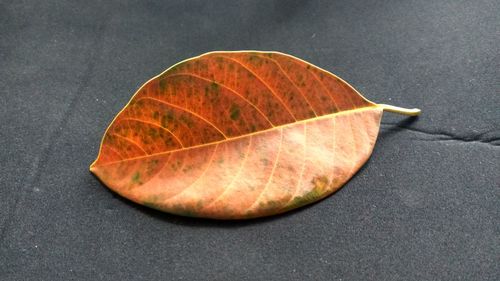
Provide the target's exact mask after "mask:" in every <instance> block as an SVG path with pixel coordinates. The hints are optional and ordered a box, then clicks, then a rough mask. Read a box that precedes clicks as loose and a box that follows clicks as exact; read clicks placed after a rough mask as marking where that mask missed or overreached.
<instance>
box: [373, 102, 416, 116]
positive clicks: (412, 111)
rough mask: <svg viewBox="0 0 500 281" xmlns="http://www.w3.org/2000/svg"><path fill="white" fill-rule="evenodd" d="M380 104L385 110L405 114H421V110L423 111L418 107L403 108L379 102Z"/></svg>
mask: <svg viewBox="0 0 500 281" xmlns="http://www.w3.org/2000/svg"><path fill="white" fill-rule="evenodd" d="M378 106H380V107H382V109H383V110H384V111H389V112H393V113H399V114H403V115H408V116H418V115H420V112H422V111H421V110H420V109H418V108H411V109H408V108H403V107H399V106H393V105H388V104H379V105H378Z"/></svg>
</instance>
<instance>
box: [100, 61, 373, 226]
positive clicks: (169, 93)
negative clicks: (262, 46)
mask: <svg viewBox="0 0 500 281" xmlns="http://www.w3.org/2000/svg"><path fill="white" fill-rule="evenodd" d="M221 54H222V55H221ZM243 60H246V63H245V64H244V63H243V62H242V61H243ZM229 70H232V71H229ZM186 71H190V73H191V74H190V75H185V74H186ZM235 73H236V74H235ZM172 77H184V78H183V79H180V82H179V81H178V80H176V78H172ZM185 77H190V78H185ZM193 77H194V78H193ZM241 77H246V79H247V80H244V79H243V82H241V80H242V79H240V78H241ZM276 77H278V78H276ZM198 78H199V79H198ZM195 80H199V81H198V82H196V81H195ZM249 81H250V82H249ZM249 85H250V86H251V87H250V86H249ZM301 88H303V89H304V90H301ZM255 89H258V90H259V91H257V94H252V92H250V90H252V91H254V90H255ZM266 89H267V90H266ZM332 89H334V90H332ZM307 93H309V94H307ZM179 96H181V97H179ZM200 96H201V97H200ZM263 97H265V98H263ZM271 97H275V98H271ZM147 100H151V101H154V102H151V103H150V102H149V101H147ZM182 101H184V104H182ZM237 101H240V102H239V103H238V102H237ZM155 102H156V103H160V104H163V105H164V107H162V106H159V105H153V103H155ZM200 104H202V105H203V107H200V106H199V105H200ZM221 104H222V105H223V106H220V105H221ZM217 105H219V107H224V106H225V108H223V109H222V110H221V109H220V108H217V109H214V108H215V107H216V106H217ZM304 105H306V106H304ZM313 105H314V106H313ZM168 106H170V107H168ZM174 109H178V110H177V111H173V110H174ZM181 111H184V112H187V113H184V114H188V113H189V114H191V115H192V116H191V115H189V116H188V115H182V114H181V113H180V112H181ZM287 112H288V113H289V114H288V116H287V114H286V113H287ZM361 112H363V115H366V116H365V117H363V118H361V117H359V120H358V121H355V122H354V123H353V124H354V126H356V128H357V130H354V131H352V128H347V127H345V126H344V127H342V126H341V127H342V131H338V132H337V131H335V133H334V134H333V136H334V137H335V138H336V139H335V138H333V137H332V138H331V145H330V147H328V145H326V143H321V141H323V142H329V141H330V140H329V138H327V137H325V134H326V133H327V132H328V130H330V131H332V130H335V126H333V125H330V126H328V125H325V124H326V123H325V124H323V123H324V122H333V123H332V124H335V123H336V121H335V120H337V119H338V120H344V119H345V118H344V117H345V116H350V118H351V119H352V118H354V117H353V116H356V115H358V114H360V113H361ZM318 114H322V115H320V116H317V115H318ZM351 115H352V116H351ZM381 115H382V109H381V108H380V107H378V106H376V105H375V104H373V103H371V102H369V101H368V100H366V99H365V98H364V97H362V96H361V95H360V94H359V93H357V92H356V91H355V90H354V89H353V88H352V87H351V86H350V85H348V84H347V83H345V82H344V81H343V80H341V79H340V78H338V77H336V76H334V75H333V74H330V73H328V72H326V71H324V70H321V69H319V68H317V67H315V66H312V65H310V64H308V63H306V62H304V61H302V60H299V59H296V58H293V57H291V56H288V55H284V54H281V53H255V52H214V53H208V54H205V55H202V56H200V57H196V58H193V59H191V60H186V61H184V62H182V63H180V64H178V65H176V66H174V67H172V68H171V69H169V70H167V71H166V72H165V73H163V74H161V75H159V76H157V77H155V78H153V79H152V80H150V81H148V82H147V83H146V84H145V85H144V86H143V87H141V89H139V91H138V92H137V93H136V94H135V95H134V97H133V98H132V100H131V102H130V103H129V104H128V105H127V106H126V107H125V108H124V109H123V110H122V111H121V112H120V113H119V114H118V115H117V117H116V118H115V120H113V122H112V124H111V125H110V127H109V128H108V130H107V132H106V133H105V137H104V138H103V142H102V145H101V151H100V154H99V156H98V158H97V159H96V161H95V162H94V164H93V165H92V167H91V170H92V172H93V173H94V174H96V175H97V176H98V177H99V178H100V179H101V180H102V181H103V182H104V183H105V184H106V185H108V187H110V188H111V189H113V190H114V191H116V192H118V193H119V194H121V195H122V196H124V197H126V198H129V199H131V200H133V201H135V202H138V203H141V204H144V205H148V206H151V207H154V208H157V209H160V210H163V211H167V212H171V213H177V214H181V215H190V216H202V217H210V218H219V219H238V218H250V217H259V216H266V215H272V214H276V213H280V212H283V211H287V210H289V209H293V208H296V207H300V206H302V205H304V204H307V203H311V202H312V201H316V200H319V199H322V198H324V197H325V196H327V195H329V194H331V193H332V192H334V191H335V190H337V189H338V188H340V187H341V186H342V185H343V184H344V183H345V182H346V181H347V180H348V179H349V178H350V177H351V176H352V175H353V174H354V173H355V172H356V171H357V170H358V169H359V167H361V165H362V164H363V163H364V162H365V161H366V160H367V159H368V157H369V155H370V154H371V151H372V149H373V145H374V143H375V140H376V136H377V134H378V128H379V122H380V117H381ZM134 116H135V117H134ZM137 116H139V118H138V120H143V119H142V118H146V120H143V123H145V124H149V125H151V127H155V126H156V127H158V128H159V129H161V130H164V131H165V132H169V133H170V134H171V135H172V137H168V136H166V135H165V133H164V134H161V133H160V132H158V131H156V130H154V129H151V127H150V128H148V129H147V130H146V129H145V128H143V125H134V126H131V125H130V124H128V129H127V127H126V126H122V127H123V128H122V127H120V126H118V125H117V124H119V123H120V122H124V121H122V120H126V119H127V118H128V119H133V118H137ZM193 116H194V117H199V118H198V119H194V117H193ZM259 116H260V117H259ZM263 117H264V118H263ZM147 118H149V119H147ZM339 118H340V119H339ZM366 118H368V119H366ZM351 119H345V120H344V121H342V122H341V123H348V122H352V120H351ZM355 119H358V117H355ZM200 120H202V121H204V122H205V123H206V124H205V123H202V121H200ZM370 120H371V121H370ZM129 121H130V120H129ZM313 123H314V124H313ZM320 123H321V124H323V125H321V126H320V125H318V124H320ZM365 123H369V125H368V126H365V125H364V124H365ZM308 124H309V125H308ZM361 125H363V128H362V131H363V132H364V133H363V134H365V135H366V136H364V137H363V136H362V134H359V131H360V130H358V129H359V128H360V126H361ZM141 126H142V127H141ZM301 126H303V128H302V127H301ZM307 126H309V127H310V128H309V130H310V131H311V132H313V133H312V134H311V133H309V136H308V135H307ZM318 126H319V127H318ZM291 128H294V129H293V132H294V133H293V134H292V135H293V136H294V138H296V139H299V140H300V139H301V138H300V132H299V131H301V130H302V131H303V132H304V133H303V140H304V142H303V143H297V140H295V142H292V141H289V140H287V143H286V144H285V146H284V147H285V150H284V151H285V152H284V153H283V155H284V156H283V155H282V156H281V158H280V154H281V147H282V145H283V143H282V142H279V143H278V144H279V145H278V150H277V151H276V147H275V146H273V145H275V144H276V140H275V138H273V137H271V134H272V133H276V132H278V131H280V132H281V134H283V132H284V131H285V130H287V131H288V130H292V129H291ZM297 128H298V129H297ZM321 128H323V129H324V131H321V130H319V129H321ZM347 129H350V130H351V133H350V134H347V133H346V131H347ZM297 130H298V131H297ZM115 131H122V132H123V131H125V132H126V134H127V137H131V138H132V141H134V142H138V143H139V146H140V147H141V148H142V147H143V146H145V147H147V150H146V149H143V151H142V153H138V152H137V149H136V150H133V149H131V146H132V145H128V146H127V145H125V144H124V143H123V142H117V141H115V142H110V143H107V142H106V138H109V136H112V134H113V133H115ZM134 134H137V135H139V136H137V135H134ZM355 134H357V136H354V135H355ZM262 136H265V137H264V138H263V139H262V140H261V138H262ZM306 136H308V139H310V144H309V145H306V142H305V139H306ZM282 137H283V135H282ZM287 137H288V136H287ZM346 137H350V139H349V138H346ZM155 138H156V140H155ZM252 138H254V141H255V142H256V144H253V145H252V143H251V141H252ZM356 138H357V139H363V140H364V142H363V143H361V144H360V145H359V147H356V143H357V142H358V141H356ZM158 139H159V140H158ZM334 139H335V142H333V140H334ZM175 141H177V142H175ZM162 142H163V143H162ZM184 142H185V143H186V144H184ZM259 142H262V147H261V148H260V150H259V148H258V145H259ZM337 142H338V143H341V144H342V145H337V144H336V143H337ZM233 143H239V144H240V146H241V143H248V144H247V146H246V149H247V152H245V153H243V154H245V155H247V156H246V157H243V158H242V159H244V161H243V162H242V163H240V162H241V161H242V159H239V158H238V157H237V156H238V155H233V154H231V153H234V152H235V151H239V150H238V149H236V146H234V145H233V146H230V145H229V144H233ZM345 143H350V144H351V145H352V144H354V146H352V147H350V148H348V147H347V146H345V145H344V144H345ZM219 145H220V146H221V147H219V149H221V148H222V149H223V150H219V151H217V147H218V146H219ZM106 146H108V148H106ZM210 147H215V148H212V149H211V148H210ZM292 147H293V149H291V148H292ZM252 148H253V150H251V149H252ZM193 150H197V152H196V153H193ZM210 150H211V151H212V154H208V153H209V151H210ZM250 150H251V151H250ZM187 151H191V152H187ZM221 151H223V152H221ZM295 151H300V153H303V154H300V155H306V156H307V157H304V160H303V161H302V162H301V161H300V159H299V158H298V157H297V156H296V153H295ZM342 151H344V152H345V151H349V153H347V154H346V155H347V156H345V157H338V158H339V159H338V161H339V163H342V165H341V166H339V167H344V168H345V167H346V166H349V165H350V166H349V167H350V169H349V170H348V171H347V170H346V169H340V168H339V167H336V168H335V167H334V166H332V164H331V162H332V161H330V160H331V159H334V158H335V157H337V155H335V156H334V155H333V154H332V153H329V152H340V153H341V152H342ZM257 152H258V153H257ZM197 153H200V154H197ZM238 153H240V152H238ZM340 153H338V154H339V155H340ZM101 154H102V155H101ZM145 154H147V155H145ZM205 154H207V155H212V156H211V157H214V158H215V159H216V160H215V161H219V162H220V161H222V163H217V164H216V165H218V166H222V167H224V168H220V167H219V168H217V167H215V166H214V165H213V164H212V162H213V159H212V160H210V164H207V163H205V162H206V161H205V162H204V160H206V159H201V158H199V156H197V155H205ZM249 154H256V155H260V156H262V155H265V156H266V157H263V158H262V157H261V159H257V158H255V157H252V156H253V155H252V156H251V157H249V156H248V155H249ZM323 154H326V155H330V157H331V159H330V160H328V158H327V157H324V156H322V155H323ZM221 155H222V157H221ZM271 155H274V156H275V157H276V160H275V161H273V168H272V169H271V171H269V168H268V167H267V165H264V164H265V163H263V160H262V159H265V160H266V161H269V159H268V157H267V156H271ZM353 155H354V156H356V157H355V158H352V157H353ZM308 157H309V158H310V157H313V158H318V159H321V161H320V162H319V163H320V164H318V163H315V164H312V163H310V162H311V161H309V162H307V161H306V159H308ZM332 157H333V158H332ZM349 157H351V160H349V161H347V160H346V159H347V158H349ZM202 158H203V157H202ZM205 158H206V157H205ZM190 161H191V162H190ZM224 161H228V162H227V163H231V165H233V166H231V165H230V166H227V163H226V165H224V164H223V162H224ZM154 162H156V164H155V165H153V164H151V163H154ZM264 162H265V161H264ZM172 163H173V164H172ZM238 163H239V164H238ZM249 163H250V164H252V165H251V166H250V168H245V165H247V166H248V164H249ZM282 163H287V169H288V171H287V170H286V169H284V168H282V166H281V165H282ZM261 164H262V165H261ZM205 165H206V169H205V170H204V172H200V171H201V169H200V166H203V167H205ZM211 165H212V166H211ZM152 166H154V167H152ZM314 166H316V167H314ZM193 167H194V168H193ZM210 167H211V168H210ZM188 168H189V169H188ZM328 168H331V169H334V168H335V169H337V171H336V172H334V173H333V172H332V173H326V174H325V173H322V172H324V171H326V170H328ZM248 169H249V171H250V172H249V171H247V170H248ZM167 170H168V171H167ZM184 170H186V171H184ZM215 171H218V172H215ZM228 171H229V172H228ZM276 171H278V172H277V175H278V177H276V179H273V175H274V173H275V172H276ZM207 174H209V175H210V176H207ZM221 175H223V176H221ZM259 176H261V177H260V178H259ZM287 176H288V177H287ZM303 176H304V179H302V177H303ZM249 178H254V179H252V180H249ZM264 179H267V181H266V183H265V185H264V184H263V180H264ZM259 180H260V181H259ZM295 182H297V183H296V184H295ZM219 183H226V185H222V184H220V185H218V184H219ZM292 184H293V185H296V186H295V187H294V188H293V189H292V188H291V187H290V186H289V185H292ZM269 186H272V187H269ZM252 187H253V189H254V190H252ZM255 189H256V190H257V191H260V192H257V191H255ZM250 199H253V203H251V204H250V201H251V200H250Z"/></svg>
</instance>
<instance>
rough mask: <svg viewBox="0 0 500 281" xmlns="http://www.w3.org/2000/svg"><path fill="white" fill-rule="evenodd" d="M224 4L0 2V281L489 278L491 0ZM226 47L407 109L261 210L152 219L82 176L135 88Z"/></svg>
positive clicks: (494, 230) (494, 155)
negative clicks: (321, 173) (318, 177)
mask: <svg viewBox="0 0 500 281" xmlns="http://www.w3.org/2000/svg"><path fill="white" fill-rule="evenodd" d="M233 2H234V1H227V2H224V1H210V2H208V1H189V2H188V3H181V2H176V1H173V2H170V3H169V4H159V3H155V2H143V1H141V2H139V1H137V2H132V1H129V2H124V1H120V2H111V1H105V2H93V1H85V3H84V2H78V3H77V2H75V3H62V2H61V1H43V2H39V3H31V2H29V1H2V2H1V3H0V107H1V108H0V120H1V121H0V122H1V123H0V126H1V128H2V130H1V131H0V144H1V149H0V159H1V161H0V168H1V173H0V182H1V184H0V187H1V188H0V196H1V198H2V200H1V201H0V210H1V212H0V231H1V232H0V235H1V236H0V243H1V244H0V279H2V280H40V279H42V280H87V279H90V280H122V279H124V278H125V279H127V278H128V279H134V280H151V279H160V278H161V279H167V278H169V279H174V280H204V279H215V280H217V279H218V280H224V279H241V280H262V279H273V280H332V279H333V280H340V279H342V280H360V279H362V280H436V279H440V280H498V276H499V275H500V269H499V266H498V257H499V251H500V246H499V245H500V241H499V234H500V229H499V224H498V221H499V218H500V214H499V212H500V210H499V207H498V202H499V195H500V194H499V189H500V187H499V174H498V171H499V170H500V164H499V160H498V159H499V157H500V149H499V147H498V145H499V144H500V141H499V140H498V139H499V137H500V128H499V123H500V122H499V120H500V116H499V111H498V104H500V95H498V85H499V84H500V83H499V82H500V81H499V77H500V73H499V70H498V69H500V65H499V60H500V59H499V53H500V50H499V46H500V42H499V39H498V37H497V36H495V34H498V24H497V23H498V22H500V18H499V16H500V15H499V13H498V12H497V11H498V10H499V9H500V7H499V5H498V1H414V2H410V1H383V2H382V1H377V2H376V3H375V2H373V3H372V1H365V2H364V1H323V2H321V1H286V2H285V1H275V2H274V1H262V2H254V1H246V2H244V3H242V4H239V5H236V4H233ZM228 49H233V50H238V49H263V50H280V51H283V52H286V53H290V54H293V55H296V56H299V57H301V58H304V59H306V60H308V61H310V62H312V63H314V64H316V65H318V66H320V67H323V68H325V69H328V70H330V71H332V72H334V73H336V74H338V75H339V76H340V77H342V78H344V79H345V80H347V81H348V82H349V83H351V84H352V85H354V86H355V87H356V89H358V90H360V91H361V92H362V93H363V94H364V95H365V96H366V97H367V98H369V99H371V100H376V101H378V102H384V103H390V104H394V105H400V106H409V107H413V106H415V107H420V108H421V109H423V115H422V116H421V117H420V118H419V119H418V120H406V119H403V118H401V117H399V116H394V115H392V116H391V115H389V114H385V116H384V118H383V120H382V123H383V125H382V132H381V134H380V136H379V139H378V142H377V145H376V146H375V150H374V154H373V157H372V158H371V160H370V161H369V162H368V163H367V164H366V165H365V166H364V168H362V169H361V170H360V172H359V173H358V174H357V175H356V176H355V177H354V178H353V179H352V180H351V181H349V182H348V183H347V184H346V185H345V186H344V188H342V189H341V190H340V191H339V192H337V193H336V194H335V195H333V196H332V197H329V198H328V199H326V200H323V201H321V202H319V203H318V204H315V205H313V206H311V207H307V208H304V209H301V210H298V211H295V212H292V213H290V214H285V215H282V216H277V217H274V218H269V219H262V220H255V221H246V222H212V221H206V220H197V219H185V218H180V217H177V216H170V215H165V214H162V213H160V212H156V211H152V210H149V209H147V208H143V207H140V206H137V205H136V204H132V203H129V202H128V201H124V200H122V199H120V198H119V197H118V196H116V195H114V194H113V193H111V192H109V191H108V189H107V188H105V187H104V186H103V185H102V184H101V183H99V182H98V181H97V179H96V178H95V177H94V176H92V175H91V174H90V173H89V172H88V165H89V163H91V162H92V160H93V159H94V158H95V155H96V153H97V149H98V143H99V140H100V138H101V136H102V132H103V130H104V129H105V128H106V126H107V125H108V124H109V122H110V121H111V119H112V118H113V116H114V115H115V114H116V112H118V110H120V109H121V107H122V106H123V104H125V103H126V102H127V101H128V99H129V98H130V95H131V93H133V92H134V91H135V90H136V89H137V88H138V87H139V86H140V85H141V84H142V83H143V82H144V81H146V80H147V79H149V78H150V77H152V76H154V75H156V74H158V73H160V72H161V71H163V70H164V69H165V68H166V67H168V66H170V65H172V64H174V63H175V62H177V61H179V59H182V58H187V57H192V56H194V55H197V54H200V53H203V52H205V51H210V50H228ZM266 276H267V277H268V278H265V277H266Z"/></svg>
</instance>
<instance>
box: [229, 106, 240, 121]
mask: <svg viewBox="0 0 500 281" xmlns="http://www.w3.org/2000/svg"><path fill="white" fill-rule="evenodd" d="M229 113H230V117H231V119H232V120H237V119H238V118H240V107H239V106H238V105H237V104H234V103H233V104H232V105H231V109H230V110H229Z"/></svg>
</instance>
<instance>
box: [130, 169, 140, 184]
mask: <svg viewBox="0 0 500 281" xmlns="http://www.w3.org/2000/svg"><path fill="white" fill-rule="evenodd" d="M132 183H134V184H142V181H141V174H140V173H139V171H137V172H135V173H134V174H133V175H132Z"/></svg>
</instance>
